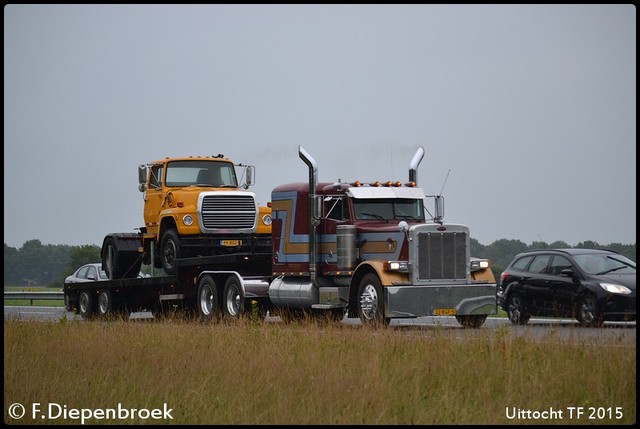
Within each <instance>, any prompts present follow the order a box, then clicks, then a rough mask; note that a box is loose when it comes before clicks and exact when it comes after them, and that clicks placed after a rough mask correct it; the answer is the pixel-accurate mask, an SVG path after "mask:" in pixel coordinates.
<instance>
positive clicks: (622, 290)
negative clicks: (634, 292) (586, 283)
mask: <svg viewBox="0 0 640 429" xmlns="http://www.w3.org/2000/svg"><path fill="white" fill-rule="evenodd" d="M600 287H601V288H602V289H604V290H606V291H607V292H609V293H618V294H621V295H629V294H630V293H631V289H629V288H628V287H626V286H622V285H617V284H615V283H600Z"/></svg>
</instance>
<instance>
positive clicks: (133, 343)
mask: <svg viewBox="0 0 640 429" xmlns="http://www.w3.org/2000/svg"><path fill="white" fill-rule="evenodd" d="M460 332H461V330H447V329H439V328H436V329H415V330H405V329H392V328H387V329H379V330H375V329H371V328H367V327H363V326H347V325H344V324H329V325H319V324H313V323H310V322H309V323H300V324H290V325H287V324H284V323H259V322H251V321H247V320H240V321H237V323H220V324H202V323H198V322H195V321H190V320H184V319H173V320H161V321H126V320H113V321H108V322H104V321H94V322H91V323H85V322H78V321H62V322H45V323H42V322H25V321H12V320H5V322H4V345H5V346H4V350H5V352H4V354H5V383H4V396H5V423H19V424H51V423H54V424H77V423H79V421H78V420H73V419H71V418H67V419H62V418H60V419H57V420H55V421H52V420H49V419H42V418H41V416H40V415H35V416H33V413H32V410H33V409H32V408H31V407H32V406H33V404H34V403H39V404H41V405H40V407H41V408H45V407H46V404H51V403H55V404H58V406H59V407H60V409H61V408H62V407H66V409H69V410H70V409H87V410H95V409H104V408H117V407H118V404H121V405H120V406H121V407H122V408H127V409H133V408H136V409H141V408H143V409H163V408H164V407H168V408H170V409H171V410H172V411H171V417H172V419H170V420H152V419H149V418H146V419H145V418H139V416H136V417H134V418H128V419H124V420H119V419H117V418H116V419H105V420H102V419H101V420H98V419H91V418H89V419H85V421H84V423H102V424H105V423H110V424H112V423H125V424H140V423H170V424H217V425H223V424H225V425H226V424H234V425H237V424H296V425H303V424H304V425H306V424H512V423H524V424H527V423H532V424H541V423H542V424H575V423H591V424H595V423H597V424H631V423H633V422H635V420H636V414H635V413H636V411H635V410H636V347H635V336H634V337H633V338H632V339H629V338H628V337H626V336H625V334H624V332H615V331H612V338H611V341H610V342H609V343H608V344H606V345H605V344H600V345H590V344H577V343H573V342H570V341H562V340H560V339H559V336H558V335H556V331H554V330H553V329H550V333H549V336H548V338H546V339H545V340H544V341H540V340H539V339H536V340H534V339H527V338H526V337H524V338H523V337H517V336H513V335H511V334H510V332H511V331H510V329H509V327H508V326H506V327H505V329H499V330H497V331H489V330H478V331H475V332H476V335H475V336H461V335H460ZM465 332H466V331H465ZM616 335H617V336H618V337H617V338H616V337H615V336H616ZM13 403H20V404H24V405H25V406H26V407H27V415H25V416H24V417H23V418H22V419H20V420H19V421H16V420H12V419H11V417H10V416H9V415H8V414H7V413H8V411H7V410H8V409H9V405H11V404H13ZM568 407H585V408H584V410H585V411H587V410H588V407H599V408H607V407H611V408H614V409H615V407H620V409H621V411H622V413H623V416H622V418H616V417H615V415H613V416H612V417H611V418H609V417H606V416H605V417H603V418H599V419H597V420H588V419H587V418H586V417H585V416H584V415H583V416H582V419H581V420H575V416H574V420H569V418H568V411H567V409H568ZM550 408H553V409H555V410H563V411H565V413H564V416H563V418H562V419H559V418H557V415H556V418H555V419H547V420H540V419H537V420H534V419H531V420H529V419H527V420H525V419H515V420H514V419H510V418H508V417H507V411H509V410H514V409H517V410H530V411H532V412H535V411H540V412H541V411H547V410H549V409H550ZM57 409H59V408H55V410H57ZM34 417H35V418H34ZM143 417H144V416H143Z"/></svg>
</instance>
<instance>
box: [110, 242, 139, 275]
mask: <svg viewBox="0 0 640 429" xmlns="http://www.w3.org/2000/svg"><path fill="white" fill-rule="evenodd" d="M141 266H142V259H141V258H140V257H139V255H138V254H137V252H136V253H133V252H120V251H118V248H117V246H116V241H115V239H114V238H113V237H109V238H107V240H106V242H105V249H104V252H103V254H102V268H103V269H104V271H105V272H106V273H107V276H108V277H109V278H110V279H124V278H130V279H132V278H136V277H138V274H139V273H140V267H141Z"/></svg>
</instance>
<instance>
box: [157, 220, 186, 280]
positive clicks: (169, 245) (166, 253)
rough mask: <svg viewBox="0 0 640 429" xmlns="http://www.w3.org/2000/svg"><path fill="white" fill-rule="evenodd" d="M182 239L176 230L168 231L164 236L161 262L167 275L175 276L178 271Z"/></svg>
mask: <svg viewBox="0 0 640 429" xmlns="http://www.w3.org/2000/svg"><path fill="white" fill-rule="evenodd" d="M180 250H181V249H180V237H179V236H178V232H177V231H176V230H175V229H173V228H172V229H168V230H167V231H166V232H165V233H164V235H163V236H162V242H161V244H160V260H161V262H162V268H164V270H165V271H166V272H167V274H170V275H173V274H175V273H176V272H177V271H178V269H177V267H176V260H177V259H178V258H179V257H180Z"/></svg>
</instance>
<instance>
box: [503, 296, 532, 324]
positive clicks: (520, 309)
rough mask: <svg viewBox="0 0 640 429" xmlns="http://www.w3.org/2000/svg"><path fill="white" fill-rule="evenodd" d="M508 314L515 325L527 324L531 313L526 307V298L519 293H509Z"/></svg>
mask: <svg viewBox="0 0 640 429" xmlns="http://www.w3.org/2000/svg"><path fill="white" fill-rule="evenodd" d="M507 316H509V321H510V322H511V323H513V324H514V325H526V324H527V322H528V321H529V315H528V314H527V310H526V309H525V307H524V300H523V299H522V297H521V296H520V295H518V294H517V293H514V294H511V295H509V297H508V298H507Z"/></svg>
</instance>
